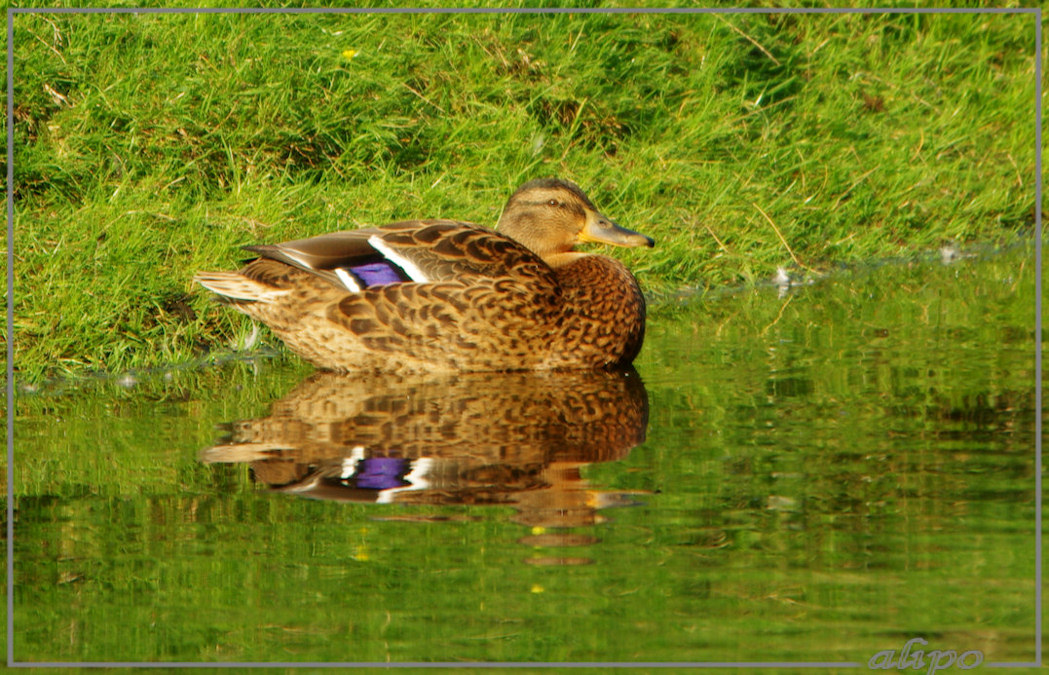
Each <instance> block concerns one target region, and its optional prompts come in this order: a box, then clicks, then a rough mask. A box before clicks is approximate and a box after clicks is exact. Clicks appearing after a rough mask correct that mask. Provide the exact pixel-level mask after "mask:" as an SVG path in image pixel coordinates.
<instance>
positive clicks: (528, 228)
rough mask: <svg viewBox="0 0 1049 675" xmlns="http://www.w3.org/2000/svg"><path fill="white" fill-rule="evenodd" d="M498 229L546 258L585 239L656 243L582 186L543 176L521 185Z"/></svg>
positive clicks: (627, 243)
mask: <svg viewBox="0 0 1049 675" xmlns="http://www.w3.org/2000/svg"><path fill="white" fill-rule="evenodd" d="M496 229H497V230H498V231H499V232H501V233H503V234H505V235H507V236H509V237H512V238H513V239H515V240H517V241H518V242H520V243H521V244H523V245H524V246H526V247H527V248H528V249H529V250H531V251H532V252H533V253H535V254H536V255H538V256H539V257H540V258H543V259H547V258H549V257H550V256H553V255H556V254H560V253H567V252H569V251H572V249H573V248H574V247H575V245H576V244H581V243H584V242H598V243H601V244H612V245H614V246H628V247H633V246H649V247H651V246H654V245H655V242H654V241H653V240H652V239H651V238H650V237H646V236H645V235H643V234H638V233H637V232H633V231H631V230H628V229H626V228H625V227H620V226H619V225H618V224H616V223H615V222H614V221H612V220H611V219H609V218H606V217H605V216H603V215H602V214H601V213H600V212H599V211H598V210H597V207H595V206H594V205H593V203H591V201H590V200H589V199H587V196H586V195H585V194H583V191H582V190H580V189H579V186H578V185H576V184H575V183H571V182H569V181H567V180H561V179H558V178H540V179H538V180H533V181H529V182H527V183H525V184H524V185H522V186H521V187H520V188H518V189H517V192H515V193H514V194H513V195H511V197H510V200H509V201H508V202H507V203H506V208H505V209H503V215H502V216H501V217H500V218H499V224H498V225H497V226H496Z"/></svg>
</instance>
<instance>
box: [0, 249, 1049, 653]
mask: <svg viewBox="0 0 1049 675" xmlns="http://www.w3.org/2000/svg"><path fill="white" fill-rule="evenodd" d="M1031 260H1032V259H1031V255H1030V252H1029V251H1013V252H1011V253H1007V254H1000V255H994V256H986V257H983V258H978V259H971V258H963V259H959V260H956V261H955V262H952V263H951V264H949V265H943V264H940V263H923V264H909V265H892V266H883V267H878V268H870V269H866V270H854V271H851V272H843V273H838V274H835V275H832V276H830V277H828V278H826V279H824V280H822V281H820V282H818V283H816V284H814V285H811V286H805V287H801V288H793V289H788V290H785V291H782V292H781V291H779V290H778V289H777V288H776V287H771V286H770V287H765V288H758V289H755V290H749V291H739V292H732V293H719V294H710V295H708V296H706V297H684V298H679V299H677V300H674V301H666V302H664V303H662V304H660V305H658V306H657V307H655V308H654V310H653V313H652V317H651V319H650V324H649V336H648V339H647V342H646V346H645V349H644V351H643V352H642V355H641V357H640V358H639V360H638V362H637V363H636V372H629V373H618V374H605V373H587V374H583V373H573V374H546V375H520V374H517V375H499V376H496V375H483V376H476V375H464V376H460V377H450V378H448V377H446V378H430V379H415V380H405V379H389V378H387V379H379V380H376V379H361V378H353V377H335V376H330V375H323V374H320V375H315V374H313V372H312V371H311V369H309V368H308V367H306V366H303V365H302V364H300V363H296V362H281V361H277V360H272V359H269V360H266V359H264V360H260V361H259V362H257V363H252V362H234V363H228V364H226V365H224V366H221V367H215V368H210V369H205V370H203V371H199V372H197V371H183V372H175V373H171V374H168V375H167V376H166V377H165V376H161V375H157V376H155V377H140V378H139V379H138V381H137V382H134V383H132V382H128V381H124V382H119V381H107V382H99V383H93V384H84V385H83V386H80V387H75V388H74V387H67V388H66V390H65V391H63V392H61V393H53V392H51V393H48V392H44V393H39V394H35V395H23V396H21V397H20V398H19V400H18V402H17V411H18V418H17V425H16V447H15V452H16V469H15V479H16V484H17V491H18V495H19V496H18V501H17V511H16V523H15V598H14V603H15V652H14V656H15V659H16V660H18V661H279V662H287V661H371V662H384V661H470V660H484V661H722V662H723V661H777V662H778V661H848V662H858V663H862V664H866V663H867V661H868V659H870V658H871V657H872V656H874V655H875V654H876V653H878V652H880V651H883V650H900V649H901V648H902V647H903V645H904V643H906V642H907V641H908V640H910V639H911V638H914V637H922V638H923V639H925V640H926V641H927V642H928V645H927V646H926V647H925V650H926V652H928V651H930V650H934V649H938V650H949V649H953V650H956V652H958V653H961V652H965V651H973V650H978V651H979V652H980V653H981V654H982V656H983V658H984V659H985V663H991V662H1003V661H1030V660H1032V659H1033V658H1034V648H1035V633H1034V617H1035V611H1036V608H1035V602H1034V600H1035V596H1034V591H1035V587H1034V583H1035V566H1034V556H1035V539H1034V512H1035V499H1034V497H1035V494H1034V421H1035V410H1034V381H1035V380H1034V349H1035V342H1034V339H1035V337H1034V331H1033V324H1034V279H1033V263H1032V261H1031ZM917 648H919V647H915V649H917ZM972 658H975V657H970V659H972ZM970 662H971V660H970Z"/></svg>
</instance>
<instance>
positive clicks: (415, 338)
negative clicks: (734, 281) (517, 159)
mask: <svg viewBox="0 0 1049 675" xmlns="http://www.w3.org/2000/svg"><path fill="white" fill-rule="evenodd" d="M498 230H499V231H498V232H495V231H492V230H489V229H487V228H484V227H481V226H478V225H473V224H469V223H462V222H457V221H451V220H415V221H405V222H400V223H393V224H391V225H386V226H383V227H378V228H369V229H363V230H354V231H348V232H335V233H332V234H327V235H322V236H319V237H313V238H311V239H303V240H299V241H290V242H285V243H283V244H277V245H274V246H249V247H247V248H248V249H249V250H251V251H253V252H255V253H258V254H259V255H260V257H259V258H258V259H256V260H254V261H253V262H251V263H249V264H248V265H247V266H246V267H245V268H243V269H242V270H240V271H239V272H201V273H199V274H198V275H197V276H196V277H195V280H196V281H197V282H199V283H200V284H201V285H203V286H205V287H206V288H208V289H210V290H212V291H214V292H215V293H218V294H219V295H221V296H223V299H224V300H226V301H227V302H228V303H229V304H231V305H232V306H233V307H234V308H236V309H238V310H240V311H242V312H244V313H245V314H247V315H249V316H251V317H252V318H255V319H258V320H259V321H261V322H263V323H264V324H266V325H267V326H269V327H270V328H271V329H272V330H273V332H274V333H276V334H277V335H278V336H279V337H280V338H281V339H282V340H284V342H285V343H287V345H288V346H289V347H290V348H291V349H292V351H294V352H296V353H297V354H299V355H301V356H302V357H304V358H306V359H307V360H309V361H311V362H313V363H314V364H315V365H317V366H319V367H321V368H326V369H331V370H376V371H425V370H463V371H484V370H545V369H554V368H605V367H611V366H617V365H625V364H629V363H630V362H631V361H633V359H634V357H635V356H637V353H638V351H639V350H640V349H641V343H642V340H643V338H644V329H645V301H644V297H643V296H642V294H641V290H640V288H639V287H638V285H637V281H636V280H635V279H634V277H633V275H631V274H630V272H629V271H628V270H627V269H626V267H624V266H623V265H622V264H621V263H620V262H618V261H616V260H613V259H611V258H607V257H605V256H600V255H591V254H586V253H581V252H576V251H574V250H573V249H574V246H575V245H576V244H577V243H579V242H582V241H598V242H604V243H610V244H616V245H620V246H652V240H651V239H649V238H648V237H645V236H643V235H640V234H637V233H635V232H631V231H629V230H626V229H624V228H621V227H619V226H618V225H616V224H615V223H614V222H612V221H610V220H609V219H607V218H605V217H604V216H602V215H601V214H600V213H599V212H598V211H597V209H596V208H595V207H594V205H593V204H592V203H591V202H590V200H589V199H587V197H586V195H584V194H583V192H582V191H581V190H580V189H579V188H578V187H577V186H576V185H574V184H572V183H569V182H568V181H563V180H557V179H542V180H536V181H531V182H529V183H526V184H525V185H523V186H522V187H521V188H520V189H518V190H517V192H515V193H514V194H513V196H512V197H511V198H510V200H509V202H508V203H507V205H506V208H505V210H504V212H503V215H502V217H501V218H500V220H499V225H498Z"/></svg>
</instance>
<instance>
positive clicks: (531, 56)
mask: <svg viewBox="0 0 1049 675" xmlns="http://www.w3.org/2000/svg"><path fill="white" fill-rule="evenodd" d="M1032 29H1033V24H1032V20H1031V19H1029V18H1028V17H1023V16H1014V15H980V16H965V15H961V16H947V15H942V16H927V15H923V16H905V15H901V16H858V15H855V16H832V15H826V16H782V15H781V16H774V15H767V16H766V15H756V16H727V17H718V16H698V15H696V16H647V15H644V16H642V15H637V16H631V15H625V16H624V15H578V14H577V15H549V16H534V15H512V16H486V15H481V16H447V15H390V16H377V15H352V16H335V15H307V16H285V15H265V16H259V15H177V16H170V15H169V16H154V15H140V16H134V15H52V16H35V15H19V16H17V17H16V18H15V41H16V43H15V46H16V53H17V58H16V82H17V86H16V91H15V104H16V105H15V115H16V120H17V125H18V126H17V129H16V139H17V143H18V145H17V147H16V149H15V151H16V196H17V199H18V202H17V211H18V214H19V216H18V220H17V222H16V228H17V229H16V235H17V236H16V253H17V265H18V267H17V269H16V275H17V277H18V282H19V285H18V290H17V293H16V298H17V305H16V308H15V310H16V319H17V321H16V338H17V344H16V347H17V350H18V363H17V365H18V367H19V369H20V370H21V371H22V372H23V374H24V375H25V376H26V377H30V378H35V377H39V376H40V375H42V374H43V373H45V372H51V373H61V372H70V371H78V370H82V369H84V368H105V369H110V370H118V369H123V368H127V367H131V366H140V365H147V364H150V363H158V362H167V361H172V360H181V359H186V358H188V357H189V356H190V355H191V354H193V353H195V352H199V351H200V350H202V349H206V348H209V347H213V346H216V345H225V344H227V343H228V341H229V339H230V338H231V337H232V336H233V335H234V334H235V333H237V332H245V331H244V328H243V325H244V324H242V323H241V321H242V319H241V318H240V317H236V316H234V315H233V313H232V312H229V311H225V310H222V309H220V308H218V307H216V306H215V305H214V304H213V302H212V300H211V299H210V298H208V297H207V294H205V293H203V292H201V291H199V290H197V289H193V288H191V286H190V283H189V278H190V277H191V275H192V274H193V272H194V271H196V270H198V269H203V268H225V267H232V266H235V265H236V263H237V259H238V256H239V255H240V254H239V252H238V251H237V246H238V245H240V244H246V243H252V242H257V241H277V240H281V239H285V238H292V237H301V236H307V235H310V234H316V233H320V232H324V231H329V230H334V229H340V228H355V227H359V226H363V225H368V224H377V223H382V222H385V221H391V220H395V219H400V218H409V217H423V216H425V217H456V218H462V219H468V220H474V221H478V222H482V223H492V222H494V221H495V219H496V218H497V216H498V213H499V209H500V208H501V206H502V203H503V202H504V200H505V198H506V197H507V196H508V194H509V192H510V191H511V190H512V189H513V188H514V187H515V186H516V185H517V184H519V183H521V182H523V181H524V180H526V179H528V178H532V177H535V176H541V175H551V174H557V175H562V176H565V177H569V178H572V179H574V180H576V181H577V182H579V183H580V184H581V185H583V186H584V187H585V188H586V189H587V190H588V191H589V192H590V194H591V196H592V197H593V198H594V200H595V202H596V203H597V204H598V205H599V206H600V207H601V208H602V209H603V210H604V211H605V212H606V213H608V214H609V215H611V216H613V217H615V218H617V219H619V220H620V221H621V222H623V223H624V224H626V225H629V226H631V227H633V228H635V229H638V230H640V231H643V232H645V233H647V234H650V235H652V236H654V237H655V238H656V239H657V240H658V247H657V248H656V249H655V250H652V251H643V252H636V251H628V252H623V253H622V257H623V258H624V259H626V260H627V261H628V263H629V264H630V265H631V266H632V267H633V268H634V269H635V270H636V271H637V273H638V276H639V278H640V279H641V281H642V283H643V284H644V285H645V286H647V287H649V288H653V289H664V290H669V289H674V288H678V287H682V286H700V285H720V284H725V283H731V282H737V281H741V280H752V279H755V278H760V277H764V276H766V275H769V274H771V273H772V272H773V271H774V270H775V268H776V267H777V266H779V265H784V264H789V263H791V262H792V256H796V257H797V259H798V260H799V261H800V262H801V263H803V264H805V265H808V266H820V265H821V264H825V263H827V262H831V261H841V260H859V259H866V258H869V257H876V256H885V255H890V254H897V253H900V252H906V251H914V250H918V249H925V248H928V247H931V246H936V245H938V244H939V243H940V242H942V241H943V240H946V239H957V240H962V241H973V240H981V241H989V240H997V239H1000V238H1003V237H1006V236H1011V235H1015V234H1016V233H1017V232H1021V231H1023V230H1024V228H1027V227H1029V226H1030V224H1031V220H1032V206H1033V205H1032V199H1033V196H1032V195H1033V187H1032V185H1033V177H1032V172H1033V161H1034V159H1033V151H1032V148H1033V124H1031V123H1029V120H1028V117H1029V116H1030V115H1029V111H1030V110H1032V109H1033V108H1032V106H1031V103H1032V102H1033V96H1034V93H1033V60H1032V53H1031V52H1032V45H1033V38H1032V33H1033V30H1032ZM777 231H778V233H777Z"/></svg>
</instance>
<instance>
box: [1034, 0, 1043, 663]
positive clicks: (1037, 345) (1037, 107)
mask: <svg viewBox="0 0 1049 675" xmlns="http://www.w3.org/2000/svg"><path fill="white" fill-rule="evenodd" d="M1034 175H1035V184H1034V278H1035V293H1034V335H1035V339H1034V381H1035V387H1034V409H1035V416H1034V447H1035V452H1034V456H1035V467H1034V493H1035V500H1034V506H1035V510H1034V531H1035V548H1034V573H1035V585H1034V606H1035V615H1034V635H1035V643H1034V644H1035V648H1034V650H1035V651H1034V653H1035V663H1036V664H1038V665H1041V663H1042V236H1043V233H1042V11H1041V8H1039V10H1038V14H1037V15H1036V16H1035V24H1034Z"/></svg>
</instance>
